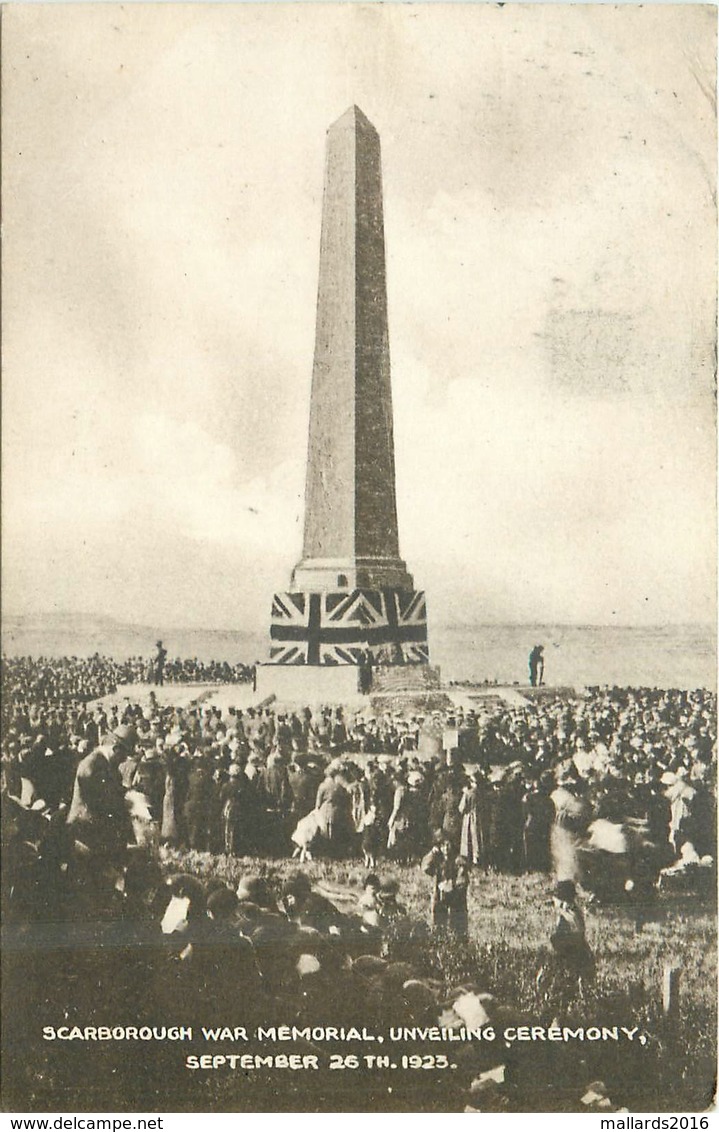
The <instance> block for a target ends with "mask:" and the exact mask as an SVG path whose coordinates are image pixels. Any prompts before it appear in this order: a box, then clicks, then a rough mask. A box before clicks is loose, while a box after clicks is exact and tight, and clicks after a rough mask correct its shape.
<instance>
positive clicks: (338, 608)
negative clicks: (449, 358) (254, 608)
mask: <svg viewBox="0 0 719 1132" xmlns="http://www.w3.org/2000/svg"><path fill="white" fill-rule="evenodd" d="M428 663H429V650H428V645H427V617H426V607H425V598H424V594H423V593H421V592H418V591H416V590H415V589H414V583H413V580H412V576H411V575H410V574H409V573H408V572H407V568H406V566H405V563H404V562H403V561H402V559H401V558H400V551H399V535H398V527H397V502H396V492H395V466H394V439H393V429H392V390H391V385H390V361H389V335H388V322H387V285H386V270H385V248H384V220H383V210H382V171H381V163H380V143H379V136H378V134H377V131H376V130H375V128H374V126H373V125H372V124H371V122H369V121H368V119H367V118H366V117H365V115H364V114H363V113H362V111H361V110H359V109H358V107H356V106H353V107H351V109H349V110H348V111H347V112H346V113H345V114H343V115H342V117H341V118H340V119H339V120H338V121H337V122H335V123H334V125H332V126H331V127H330V129H329V130H328V133H327V157H326V168H325V183H324V197H323V206H322V236H321V243H320V269H319V288H318V295H317V324H316V336H315V354H314V368H313V373H312V398H311V407H310V431H309V447H308V458H307V480H306V490H305V526H304V541H303V550H302V558H301V559H300V561H299V562H298V564H297V565H296V567H295V569H294V571H293V573H292V583H291V587H290V590H289V591H287V592H285V593H276V594H275V595H274V599H273V603H272V620H271V626H270V663H269V665H267V666H263V668H264V671H263V673H262V683H263V685H264V687H263V689H262V690H263V691H269V690H274V688H275V685H276V684H277V678H278V677H279V676H280V674H279V672H278V671H277V670H278V669H279V668H284V669H287V668H291V669H292V670H293V671H294V676H293V677H291V678H292V679H293V680H296V679H297V677H298V676H299V673H298V671H297V670H298V668H299V667H300V666H301V667H302V668H303V669H304V671H305V672H306V673H307V671H308V669H310V668H311V669H312V670H313V672H314V676H313V679H315V681H316V679H317V677H318V675H321V676H322V680H323V681H324V683H325V686H326V689H327V698H328V699H329V698H331V697H332V694H333V692H336V693H339V692H341V691H345V692H346V691H350V690H354V691H357V688H358V685H359V684H360V683H362V684H363V685H364V686H365V687H366V686H367V684H368V673H369V674H370V675H369V679H370V680H371V678H372V673H374V674H375V675H376V673H377V671H378V669H380V668H384V667H386V666H400V665H401V666H413V667H414V666H420V665H424V666H427V665H428ZM272 669H274V674H272V672H271V670H272ZM308 675H309V673H308ZM287 676H288V678H289V677H290V674H289V673H288V674H287ZM284 679H285V677H284V676H283V677H282V679H281V680H280V684H281V683H282V680H284ZM300 684H301V680H300ZM297 691H298V694H300V689H299V687H298V689H297Z"/></svg>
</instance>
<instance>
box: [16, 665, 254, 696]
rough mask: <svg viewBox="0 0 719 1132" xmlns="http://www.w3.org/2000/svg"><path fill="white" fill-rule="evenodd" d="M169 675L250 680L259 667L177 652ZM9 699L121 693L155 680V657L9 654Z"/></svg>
mask: <svg viewBox="0 0 719 1132" xmlns="http://www.w3.org/2000/svg"><path fill="white" fill-rule="evenodd" d="M163 673H164V679H165V680H166V681H167V682H168V683H170V684H172V683H176V684H200V683H208V684H249V683H251V682H252V680H253V673H254V668H253V666H252V665H248V664H241V663H237V664H229V663H228V662H227V661H225V660H222V661H219V660H210V661H204V660H198V658H197V657H192V658H185V659H181V658H179V657H175V658H174V659H172V660H165V661H164V662H163ZM0 677H1V679H2V688H3V692H4V695H5V698H6V699H7V700H9V701H11V702H13V703H14V702H15V701H17V700H24V701H25V702H27V703H36V704H54V705H56V706H57V705H64V704H68V703H70V704H72V703H73V702H74V703H76V704H86V703H90V702H91V701H92V700H96V699H99V698H100V697H102V696H106V695H109V694H111V693H113V692H116V691H117V689H118V687H119V686H120V685H122V684H143V683H155V680H156V661H155V658H149V659H148V658H147V657H142V656H131V657H129V658H128V659H127V660H122V661H117V660H112V659H111V658H110V657H107V656H100V654H99V653H95V655H94V656H91V657H77V656H62V657H42V656H41V657H29V656H18V657H6V656H3V658H2V662H1V664H0Z"/></svg>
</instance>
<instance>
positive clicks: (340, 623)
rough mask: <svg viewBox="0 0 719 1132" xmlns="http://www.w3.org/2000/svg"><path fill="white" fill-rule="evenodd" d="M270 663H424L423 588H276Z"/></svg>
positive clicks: (426, 656) (425, 637)
mask: <svg viewBox="0 0 719 1132" xmlns="http://www.w3.org/2000/svg"><path fill="white" fill-rule="evenodd" d="M270 639H271V647H270V663H271V664H362V663H363V662H365V661H368V660H371V661H372V663H373V664H428V663H429V649H428V646H427V608H426V603H425V597H424V594H423V593H419V592H415V591H405V590H353V591H352V592H351V593H281V594H275V595H274V598H273V600H272V623H271V626H270Z"/></svg>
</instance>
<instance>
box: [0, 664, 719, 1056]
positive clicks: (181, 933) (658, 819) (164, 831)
mask: <svg viewBox="0 0 719 1132" xmlns="http://www.w3.org/2000/svg"><path fill="white" fill-rule="evenodd" d="M108 664H109V665H110V667H108ZM129 667H131V664H130V666H129ZM180 668H182V665H181V666H180ZM127 671H128V669H127V667H126V668H125V669H124V670H123V666H122V665H118V666H116V668H113V667H112V666H111V662H106V661H103V660H101V659H100V658H98V657H94V658H91V659H89V660H84V659H72V658H65V659H63V660H56V661H32V660H29V659H27V658H19V659H6V660H3V677H4V681H5V689H4V695H3V704H2V742H1V753H2V802H3V819H2V835H3V843H4V849H3V865H4V869H3V915H4V919H5V923H6V925H7V926H8V928H7V930H8V931H9V933H10V934H9V937H8V938H9V939H10V960H9V961H10V963H11V964H12V955H13V953H14V952H13V949H14V948H16V947H17V946H19V947H21V948H22V949H28V948H29V951H30V952H33V954H35V952H34V951H33V930H36V931H37V932H39V933H40V934H39V935H38V940H37V941H36V942H37V948H38V950H37V955H40V956H41V957H42V958H41V961H40V960H38V961H39V962H40V965H41V966H42V967H43V971H45V972H46V971H47V970H48V967H47V965H48V964H50V965H51V966H52V964H53V963H54V964H55V966H54V967H53V968H52V970H53V980H52V981H53V993H52V1002H53V1006H52V1011H51V1012H50V1013H51V1014H52V1016H53V1017H55V1018H56V1017H58V1016H59V1015H58V1002H59V1003H60V1007H61V1009H62V1011H64V1012H65V1015H66V1016H67V1015H68V1014H69V1015H70V1016H72V1017H75V1018H78V1017H80V1015H81V1014H82V1011H83V1010H84V1011H85V1016H87V1011H88V1009H89V1007H88V1005H87V1001H86V998H85V997H83V996H82V995H81V996H80V999H81V1005H80V1006H79V1005H78V1001H79V1000H78V998H77V991H78V971H77V963H78V961H79V960H78V958H77V956H78V955H81V956H83V957H84V958H82V962H83V963H85V964H86V965H87V963H88V962H90V960H88V956H91V957H92V959H91V969H92V979H91V980H90V982H88V983H87V987H88V988H89V987H91V986H96V985H98V979H99V982H100V985H103V986H106V987H107V988H108V991H107V993H108V995H109V997H110V1000H111V1005H112V1010H111V1011H110V1013H111V1014H112V1016H113V1018H115V1019H119V1022H118V1024H123V1020H124V1021H125V1022H126V1021H129V1020H130V1019H134V1021H135V1022H136V1021H137V1019H138V1018H140V1019H141V1020H143V1019H144V1021H145V1023H146V1024H148V1025H149V1024H153V1020H154V1021H156V1020H157V1019H158V1018H162V1017H163V1016H165V1017H166V1016H168V1015H167V1013H166V1012H165V1014H164V1015H163V1011H166V1007H167V1004H168V1002H169V1001H170V999H172V1001H174V1002H178V1001H179V1002H182V1003H183V1005H184V1009H185V1015H184V1016H185V1017H187V1018H188V1019H190V1020H191V1021H192V1020H193V1019H194V1020H195V1021H196V1023H197V1024H199V1022H200V1020H202V1023H203V1024H204V1025H212V1024H213V1022H217V1023H218V1024H219V1023H220V1022H222V1021H223V1020H224V1019H226V1018H227V1017H228V1012H229V1014H231V1013H232V1010H231V1007H232V1003H233V1002H236V1001H239V998H241V1000H242V1016H243V1017H244V1018H252V1017H255V1016H256V1017H257V1018H262V1019H263V1020H265V1021H267V1020H271V1019H272V1018H278V1019H284V1020H286V1019H287V1018H288V1017H289V1018H291V1019H292V1020H293V1021H296V1022H297V1024H301V1023H304V1022H306V1023H307V1024H311V1025H314V1026H317V1025H321V1024H322V1022H323V1021H325V1022H327V1024H330V1023H331V1024H332V1025H341V1024H343V1022H344V1021H346V1022H347V1024H348V1025H350V1024H354V1023H355V1022H356V1020H357V1018H362V1019H369V1023H370V1024H372V1025H375V1024H377V1025H379V1024H380V1023H385V1022H388V1021H389V1020H397V1019H402V1021H404V1022H406V1023H407V1024H415V1025H416V1024H418V1022H432V1021H433V1020H434V1021H435V1022H436V1021H437V1019H438V1018H440V1017H445V1018H446V1017H454V1016H455V1015H456V1016H457V1017H456V1018H455V1023H453V1024H462V1023H461V1018H462V1011H463V1010H466V1011H468V1012H469V1015H468V1016H471V1017H474V1018H483V1019H485V1020H486V1018H487V1017H488V1016H490V1015H491V1005H488V1003H489V1000H488V999H487V996H486V995H484V996H480V997H479V998H478V997H477V994H476V993H475V991H476V990H477V988H474V990H472V989H471V988H470V989H469V990H467V988H460V991H457V993H456V1002H461V1003H462V1006H460V1007H459V1008H457V1005H456V1002H455V1004H454V1006H453V1005H452V1003H451V1002H450V1003H448V1002H447V1001H445V995H446V992H447V988H446V987H445V988H443V989H441V988H439V987H438V986H437V985H436V984H435V983H432V982H431V980H430V981H429V982H428V981H427V979H426V978H425V977H424V975H425V973H423V972H422V970H421V969H420V968H418V967H417V966H416V965H412V964H411V963H408V962H407V961H406V960H407V959H409V958H411V956H412V954H413V953H412V950H411V948H409V941H412V940H414V941H422V940H423V939H426V937H427V934H428V933H429V932H431V931H435V932H438V933H442V934H444V935H445V936H447V937H455V938H458V937H459V938H461V937H465V936H466V935H467V933H468V931H469V921H468V914H467V892H468V888H469V884H470V878H471V875H472V871H473V870H479V872H480V874H482V875H483V874H484V873H486V872H490V871H497V872H506V873H519V872H522V871H527V870H538V871H541V872H544V873H547V874H551V875H552V876H553V881H549V880H548V884H551V883H554V882H557V881H558V885H557V893H558V905H557V906H558V908H559V921H558V927H557V930H556V932H555V935H554V936H553V937H552V946H553V947H554V948H555V950H556V952H557V955H559V956H564V959H563V962H564V963H565V965H566V966H570V965H571V964H574V967H575V968H576V971H575V974H576V977H577V979H578V980H581V979H582V978H585V979H586V978H587V977H588V972H589V970H590V968H591V966H592V962H593V960H592V957H591V955H588V953H587V949H586V942H585V941H584V938H583V921H582V917H581V910H580V907H579V904H578V903H577V900H578V897H577V891H578V890H579V891H580V892H581V891H584V892H585V894H586V892H588V891H590V890H591V891H594V892H600V893H601V892H602V889H603V888H604V893H605V894H609V888H608V885H607V878H609V877H614V878H615V879H616V878H617V876H618V877H619V881H620V884H619V886H618V891H619V892H620V893H621V894H623V895H626V894H628V893H633V895H634V897H635V898H640V899H641V898H643V896H645V895H646V894H647V892H648V891H649V890H650V889H653V890H655V889H656V886H657V883H658V882H659V881H661V877H662V876H663V875H664V874H666V875H667V876H676V875H677V874H681V873H684V872H687V871H691V870H692V869H693V868H702V867H706V866H707V865H708V864H710V863H713V860H714V857H715V781H716V748H715V745H716V697H715V696H714V694H713V693H710V692H708V691H694V692H686V691H680V690H671V691H659V690H648V689H626V688H623V689H622V688H613V689H593V690H589V692H588V694H587V695H586V696H585V697H582V698H577V699H568V698H566V697H553V696H552V695H551V694H550V693H548V694H546V695H545V696H544V697H543V698H541V699H539V700H535V701H532V702H529V703H527V704H525V705H522V706H510V705H506V704H504V705H497V704H496V701H491V702H490V704H489V705H488V706H487V707H485V708H481V707H480V708H478V709H477V710H472V709H468V710H462V709H457V708H451V709H450V708H447V709H445V710H442V711H429V712H425V713H421V712H418V711H414V712H410V713H409V714H402V713H400V712H396V713H392V712H387V713H384V714H376V713H375V714H372V713H371V711H370V710H362V711H360V710H348V709H346V708H345V709H342V708H339V707H325V708H320V709H310V708H309V707H306V708H304V709H301V710H296V711H283V710H278V709H277V708H276V707H274V706H273V705H269V706H262V707H251V708H247V709H245V710H240V709H237V708H235V707H232V706H230V707H228V708H226V709H224V710H223V709H221V708H219V707H217V706H214V705H213V704H211V703H205V704H197V705H195V706H189V707H183V706H171V705H168V704H163V703H162V702H161V699H162V697H161V696H160V697H159V698H158V696H157V695H156V694H155V693H154V692H153V693H151V694H150V695H149V697H146V698H145V699H144V700H143V702H142V703H140V702H135V703H132V702H130V701H128V700H127V699H126V698H124V699H123V700H122V701H121V702H120V703H117V704H116V703H109V704H108V703H107V702H106V701H103V703H101V704H98V703H95V704H93V703H92V702H91V701H92V700H93V698H97V696H98V695H101V694H102V693H103V692H104V691H106V684H107V683H108V682H109V683H112V680H113V679H115V678H116V674H117V673H118V672H122V673H123V679H122V681H121V682H123V683H125V682H128V681H127V679H126V675H127ZM162 845H166V846H169V847H171V848H172V849H174V850H179V851H182V850H187V851H196V852H201V853H212V854H216V855H219V856H220V857H222V856H224V857H225V858H226V859H228V860H232V859H234V858H244V857H254V858H257V857H260V858H262V857H266V858H281V857H289V856H290V855H292V856H294V857H295V858H296V859H297V860H296V865H297V869H296V871H295V872H294V873H291V874H289V875H286V876H285V880H284V881H283V882H282V883H281V884H278V885H275V886H274V887H273V885H272V884H271V883H269V882H268V880H267V878H266V877H265V876H263V875H259V873H258V870H257V866H256V865H255V866H254V871H253V870H252V868H250V870H249V872H248V873H247V874H246V875H244V876H243V878H242V879H241V881H240V884H239V886H238V887H235V886H234V885H233V886H229V885H227V884H225V883H223V882H222V881H220V880H213V881H210V882H209V883H201V882H200V880H198V878H197V877H196V876H192V875H188V874H185V873H182V874H174V875H170V876H168V875H166V874H167V861H166V860H164V863H163V853H162V850H161V846H162ZM164 857H165V858H166V857H167V854H165V855H164ZM316 857H330V858H355V859H356V860H357V861H358V862H359V861H363V862H364V865H365V866H366V869H367V872H368V876H367V881H366V885H365V891H364V893H363V894H362V896H361V898H360V899H359V900H358V901H357V905H356V907H351V908H347V907H346V906H342V905H341V901H340V900H339V899H337V900H335V899H333V897H332V893H331V892H330V893H328V892H327V891H322V890H318V889H317V887H316V886H313V885H312V884H311V882H310V880H309V878H308V876H307V874H306V872H304V871H303V869H302V865H303V864H304V862H305V861H307V860H311V859H313V858H316ZM174 859H175V860H177V854H175V855H174ZM180 859H181V858H180ZM195 859H197V858H195ZM387 862H400V863H404V864H413V863H414V864H416V865H417V867H419V868H421V869H422V871H423V872H424V873H425V874H426V875H427V876H428V877H430V878H431V903H430V907H429V908H428V915H427V916H426V917H424V918H422V919H420V920H416V919H412V918H411V917H409V916H408V915H407V913H406V911H405V910H404V908H403V906H402V896H401V892H399V891H398V885H397V883H396V882H394V881H393V880H392V879H391V877H388V874H387V871H386V867H385V866H386V863H387ZM618 862H621V867H620V868H619V869H617V868H616V867H615V866H616V865H617V863H618ZM610 866H611V867H610ZM390 871H391V870H390ZM582 886H584V889H582ZM560 897H561V899H559V898H560ZM51 929H52V930H51ZM50 930H51V934H52V932H55V933H59V934H58V939H57V941H56V950H55V951H53V944H52V941H51V940H50V941H48V934H47V933H48V931H50ZM555 937H556V939H555ZM69 940H72V944H73V946H72V948H69V947H68V941H69ZM390 940H391V941H394V942H393V943H390V942H389V941H390ZM78 941H80V951H77V945H78ZM118 948H119V949H120V951H118ZM393 948H394V950H393ZM398 949H399V950H398ZM109 954H112V955H114V956H115V958H116V957H117V955H118V954H122V956H123V963H126V964H127V970H128V971H129V972H130V973H131V977H132V979H133V980H136V982H135V983H134V984H133V986H134V987H136V988H139V990H138V993H137V994H136V993H135V992H134V991H133V995H132V1002H130V1003H128V1002H127V1000H126V991H127V986H128V982H127V978H125V977H123V978H122V979H121V980H120V982H119V983H118V981H117V966H116V963H115V961H114V960H113V965H114V970H115V982H114V984H113V979H112V978H110V977H109V973H108V972H105V974H108V978H107V979H105V978H104V977H103V971H104V966H103V964H106V963H107V962H108V960H107V956H108V955H109ZM53 956H54V958H53ZM27 961H28V962H31V960H27ZM570 961H571V963H570ZM85 969H86V970H87V967H86V968H85ZM37 974H38V978H39V979H40V978H41V972H40V970H38V972H37ZM127 977H128V978H129V977H130V976H127ZM83 979H84V976H83ZM26 981H27V980H25V982H26ZM80 981H81V983H82V979H81V980H80ZM13 985H14V984H13ZM83 985H84V983H83ZM113 986H114V987H115V989H114V990H113ZM338 986H341V988H342V993H341V995H340V998H339V1001H338V995H337V993H336V992H337V987H338ZM121 988H124V990H122V993H121ZM330 989H331V992H330ZM115 991H117V993H115ZM13 993H20V992H18V991H17V988H15V989H14V990H13ZM453 993H454V992H453ZM138 994H139V998H138ZM123 995H125V998H123ZM238 996H239V998H238ZM138 1002H140V1003H141V1005H140V1006H139V1007H138ZM273 1003H274V1005H272V1004H273ZM103 1004H104V1005H103V1011H104V1014H103V1016H106V1015H108V1004H107V1002H105V1001H104V1000H103ZM93 1009H94V1007H93ZM49 1016H50V1015H48V1017H49ZM476 1070H477V1066H476V1065H475V1066H474V1067H473V1070H472V1072H473V1073H474V1072H476ZM18 1072H21V1070H18Z"/></svg>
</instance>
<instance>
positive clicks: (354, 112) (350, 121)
mask: <svg viewBox="0 0 719 1132" xmlns="http://www.w3.org/2000/svg"><path fill="white" fill-rule="evenodd" d="M358 126H359V127H364V128H365V129H367V128H369V129H370V130H372V131H373V132H374V133H377V131H376V129H375V127H374V126H373V125H372V123H371V122H370V120H369V118H368V117H367V115H366V114H365V113H364V111H362V110H360V108H359V106H350V108H349V109H348V110H345V112H344V114H342V115H340V117H339V118H338V119H337V121H336V122H333V123H332V125H331V126H330V128H329V130H328V131H327V132H328V133H330V134H331V133H333V132H334V130H338V129H345V128H347V127H349V128H350V129H356V128H357V127H358Z"/></svg>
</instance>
